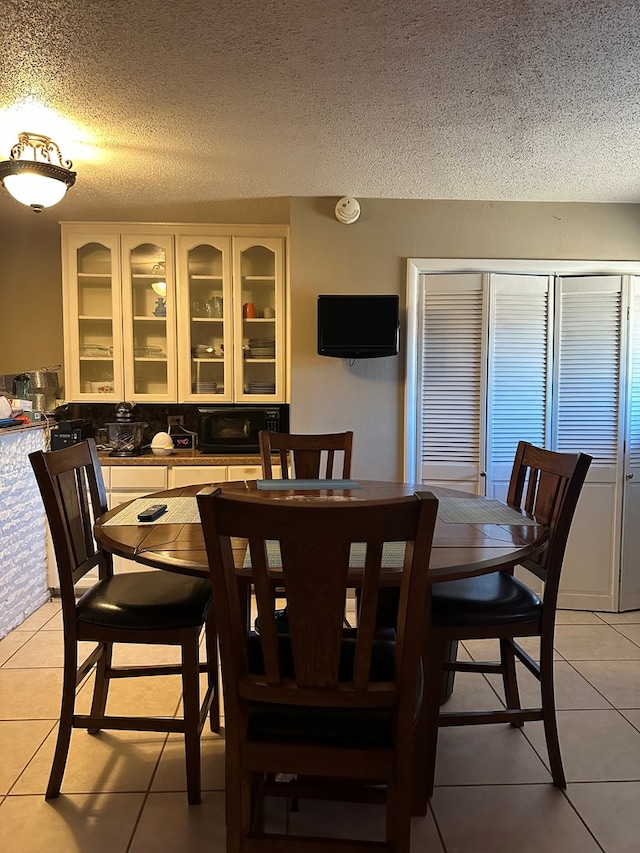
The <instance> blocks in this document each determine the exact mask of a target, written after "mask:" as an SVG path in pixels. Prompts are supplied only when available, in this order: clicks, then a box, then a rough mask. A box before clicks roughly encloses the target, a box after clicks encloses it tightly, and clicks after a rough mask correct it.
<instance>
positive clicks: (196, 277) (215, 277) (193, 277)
mask: <svg viewBox="0 0 640 853" xmlns="http://www.w3.org/2000/svg"><path fill="white" fill-rule="evenodd" d="M189 278H190V279H191V281H219V282H221V283H222V281H223V278H222V276H221V275H201V274H198V273H190V274H189Z"/></svg>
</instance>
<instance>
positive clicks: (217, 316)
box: [176, 234, 234, 402]
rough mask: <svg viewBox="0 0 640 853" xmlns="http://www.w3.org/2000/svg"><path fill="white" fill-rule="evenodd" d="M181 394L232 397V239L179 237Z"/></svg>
mask: <svg viewBox="0 0 640 853" xmlns="http://www.w3.org/2000/svg"><path fill="white" fill-rule="evenodd" d="M176 254H177V270H178V280H179V281H180V284H181V287H180V293H179V302H178V338H179V340H180V342H181V345H180V347H179V349H178V372H179V383H180V385H179V397H180V399H181V400H185V401H194V402H205V401H208V400H210V399H211V398H212V397H213V398H214V399H215V400H216V401H217V402H229V401H231V400H233V340H234V337H233V319H232V318H233V298H232V287H231V238H230V237H217V238H207V237H205V236H201V235H191V234H189V235H182V234H181V235H180V236H179V237H178V239H177V246H176Z"/></svg>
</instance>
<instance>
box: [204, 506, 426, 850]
mask: <svg viewBox="0 0 640 853" xmlns="http://www.w3.org/2000/svg"><path fill="white" fill-rule="evenodd" d="M208 491H209V492H210V493H209V494H205V493H204V491H203V492H200V493H199V494H198V505H199V508H200V516H201V519H202V526H203V531H204V538H205V543H206V547H207V554H208V559H209V565H210V571H211V581H212V586H213V592H214V609H215V612H216V621H217V624H218V629H219V634H220V654H221V661H222V679H223V685H224V701H225V734H226V761H227V764H226V797H227V806H226V813H227V851H240V850H249V849H250V850H252V851H255V853H258V851H260V853H276V851H285V850H291V851H296V853H298V851H299V853H302V851H304V850H309V851H320V850H332V849H334V848H335V849H336V850H340V851H346V850H349V851H352V853H357V851H360V853H365V851H366V853H371V851H375V850H381V851H395V853H408V851H409V841H410V816H411V815H410V804H411V791H410V788H411V767H412V748H413V723H414V719H415V716H416V712H417V707H416V706H417V704H419V697H420V694H421V689H420V688H421V682H420V683H418V680H419V672H420V667H419V660H420V652H421V649H422V646H423V632H424V608H425V602H426V596H427V587H428V572H427V571H426V569H425V567H426V566H428V562H429V554H430V550H431V542H432V537H433V530H434V525H435V518H436V511H437V501H436V499H435V498H434V497H433V496H432V495H429V494H419V495H409V496H405V497H401V498H397V499H394V500H375V501H358V502H355V501H354V502H353V503H338V504H336V503H333V502H329V501H313V502H306V503H305V502H295V503H292V502H287V501H269V500H265V499H264V497H262V498H261V497H260V496H259V495H256V494H253V495H232V494H228V495H225V494H224V490H223V493H222V494H219V495H217V496H216V495H215V494H213V493H211V492H212V491H213V490H211V489H209V490H208ZM232 537H241V538H244V539H247V540H248V542H249V553H250V563H251V568H250V572H251V577H252V580H253V583H254V586H255V589H256V597H257V605H258V612H259V614H260V619H261V631H260V634H259V635H258V634H256V633H254V632H251V631H248V630H247V627H246V621H245V614H244V608H243V606H242V601H241V596H240V594H239V588H238V574H237V570H236V567H235V566H234V560H233V552H232V541H231V539H232ZM267 540H269V543H272V542H276V543H278V547H277V549H276V550H277V553H275V552H274V551H273V547H274V546H272V545H271V544H269V545H268V544H267ZM353 542H358V543H364V544H363V545H361V546H360V547H361V548H362V552H361V557H362V564H363V566H364V568H363V569H362V572H361V583H362V599H361V605H360V609H359V612H358V620H357V621H358V624H357V627H356V628H354V629H352V630H350V631H347V632H344V631H343V624H342V616H343V612H344V607H345V596H346V592H347V587H348V586H349V584H350V583H351V584H352V583H353V581H354V578H353V577H351V578H350V576H349V575H350V571H349V555H350V548H351V544H352V543H353ZM385 542H392V543H395V548H396V549H397V559H398V563H397V564H398V565H400V566H404V569H403V571H402V572H397V573H396V577H397V578H398V581H399V583H400V596H399V601H400V604H399V619H398V629H397V636H396V637H395V639H384V640H380V639H376V637H377V634H376V630H375V617H376V603H377V597H378V592H379V585H380V580H381V577H382V572H383V571H384V570H383V569H381V565H382V564H383V563H384V557H383V553H384V552H383V544H384V543H385ZM407 543H408V544H407ZM365 549H366V558H365ZM269 561H272V562H271V565H272V566H273V565H279V566H280V565H281V566H282V570H281V572H278V573H277V577H275V578H274V577H272V576H271V575H270V572H269V566H268V564H269ZM243 574H246V571H245V572H243ZM275 583H277V585H278V586H280V585H282V586H283V587H284V589H285V591H286V595H287V600H288V602H289V621H290V630H289V633H288V634H287V635H282V634H279V633H278V631H277V626H276V620H275V616H274V609H273V603H274V594H275V593H274V588H273V585H274V584H275ZM281 774H285V775H284V776H283V775H281ZM284 779H287V780H289V781H284ZM265 793H266V794H269V795H272V796H284V797H291V798H300V799H302V800H304V799H305V798H307V797H311V798H322V799H336V800H349V801H354V800H356V801H357V800H365V801H367V802H378V803H381V804H382V803H384V804H385V805H386V838H385V839H384V841H382V840H380V841H379V842H372V841H360V842H356V841H355V840H352V841H350V842H348V841H345V840H344V839H342V840H340V839H330V838H324V837H323V838H322V839H319V838H307V837H304V836H291V835H287V836H285V835H278V834H273V833H268V832H266V831H265V827H264V825H263V820H262V814H261V804H262V798H263V795H264V794H265ZM301 808H302V805H301ZM356 829H357V827H356Z"/></svg>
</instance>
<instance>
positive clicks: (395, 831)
mask: <svg viewBox="0 0 640 853" xmlns="http://www.w3.org/2000/svg"><path fill="white" fill-rule="evenodd" d="M410 754H411V744H410V743H409V744H406V745H405V746H404V747H400V748H399V750H398V756H399V758H398V760H397V762H396V766H395V768H394V773H393V778H392V779H390V780H389V784H388V786H387V842H388V843H389V845H390V847H391V849H392V850H393V851H396V852H397V853H409V849H410V847H411V787H412V772H413V771H412V767H411V766H407V764H408V762H407V760H406V756H407V755H410ZM401 756H405V758H404V759H403V758H401Z"/></svg>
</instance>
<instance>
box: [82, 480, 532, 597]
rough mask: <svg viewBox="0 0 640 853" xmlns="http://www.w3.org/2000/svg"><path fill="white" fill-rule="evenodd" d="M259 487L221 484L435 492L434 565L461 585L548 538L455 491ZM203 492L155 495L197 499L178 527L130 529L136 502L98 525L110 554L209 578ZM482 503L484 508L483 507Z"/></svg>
mask: <svg viewBox="0 0 640 853" xmlns="http://www.w3.org/2000/svg"><path fill="white" fill-rule="evenodd" d="M259 482H260V481H256V480H241V481H237V482H223V483H216V484H213V485H215V486H216V487H219V488H220V489H221V490H222V492H223V493H224V494H241V495H245V496H246V495H250V496H251V497H252V499H255V500H257V501H274V500H275V501H292V500H295V501H307V502H311V501H326V500H333V501H366V500H386V499H390V498H396V497H399V496H402V495H411V494H414V493H415V492H425V491H429V492H433V494H435V496H436V497H437V498H439V499H440V509H439V512H438V520H437V522H436V528H435V533H434V538H433V546H432V550H431V558H430V561H429V566H428V569H429V575H430V577H431V579H432V580H433V581H445V580H456V579H458V578H463V577H471V576H474V575H479V574H485V573H487V572H492V571H496V570H499V569H503V568H508V567H510V566H513V565H514V564H516V563H518V562H521V561H522V560H525V559H527V557H530V556H531V555H532V554H535V553H536V552H538V551H539V550H540V549H541V548H543V547H544V546H545V544H546V541H547V537H548V529H547V528H546V526H545V525H542V524H538V523H535V520H532V519H531V518H528V517H527V516H526V515H525V514H524V513H521V512H520V511H518V510H514V509H513V508H511V507H507V506H506V504H501V503H500V504H499V502H498V501H489V500H487V499H486V498H482V497H477V496H474V495H470V494H467V493H463V492H459V491H454V490H452V489H445V488H441V487H426V486H424V485H414V484H410V483H394V482H384V481H374V480H357V481H349V482H350V483H354V484H355V485H357V487H353V488H344V487H341V488H335V489H333V488H326V487H323V488H322V489H311V488H304V489H301V488H296V481H295V480H291V481H290V484H291V485H290V488H282V484H283V482H285V481H278V483H279V484H280V485H279V486H278V487H277V488H273V489H267V490H261V489H260V488H259ZM203 488H207V487H205V486H203V485H194V486H183V487H182V488H178V489H168V490H165V491H161V492H155V493H154V494H153V495H149V496H148V499H147V502H151V503H163V502H164V503H167V505H168V506H169V507H171V505H172V503H173V502H172V500H171V499H173V498H191V499H192V501H187V502H184V501H183V502H181V503H180V506H181V507H183V508H184V507H185V506H186V509H187V510H189V506H190V505H192V508H191V510H190V517H189V518H188V520H187V521H184V520H180V521H179V522H178V523H175V522H170V516H169V515H167V517H166V518H163V517H162V516H161V517H160V518H159V519H158V520H157V521H156V522H146V523H143V522H137V518H136V516H134V517H133V522H132V520H131V517H129V518H128V519H127V520H126V521H127V523H118V521H119V520H120V519H123V521H124V520H125V513H126V511H127V509H129V516H131V509H130V508H131V506H133V505H134V504H135V501H130V502H129V503H128V504H121V505H120V506H117V507H115V508H114V509H111V510H109V512H107V513H105V514H104V515H102V516H100V518H98V519H96V521H95V525H94V533H95V537H96V540H97V541H98V543H99V544H100V545H101V546H102V547H103V548H105V549H106V550H107V551H110V552H111V553H113V554H116V555H118V556H120V557H124V558H126V559H129V560H134V561H135V562H137V563H141V564H142V565H145V566H153V567H155V568H158V569H164V570H167V571H172V572H179V573H181V574H187V575H192V576H199V577H203V576H206V575H208V572H209V565H208V561H207V553H206V549H205V545H204V537H203V533H202V527H201V525H200V523H199V516H198V513H197V504H196V501H195V495H196V494H197V493H198V492H199V491H200V490H201V489H203ZM478 501H480V502H483V503H481V504H478V503H477V502H478ZM445 505H446V512H444V508H445ZM496 511H497V512H496ZM478 518H480V519H482V520H478ZM494 518H495V520H493V519H494ZM484 519H490V520H488V521H487V520H484ZM168 521H169V523H167V522H168ZM245 550H246V543H244V542H242V541H241V540H238V542H237V543H236V548H235V551H236V554H237V558H236V565H237V566H238V568H239V573H240V574H242V565H243V559H244V553H245ZM401 571H402V569H401V568H393V567H390V568H387V569H384V570H383V578H382V585H386V586H395V585H397V583H398V574H399V572H401ZM354 581H355V582H356V585H357V578H355V577H354Z"/></svg>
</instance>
